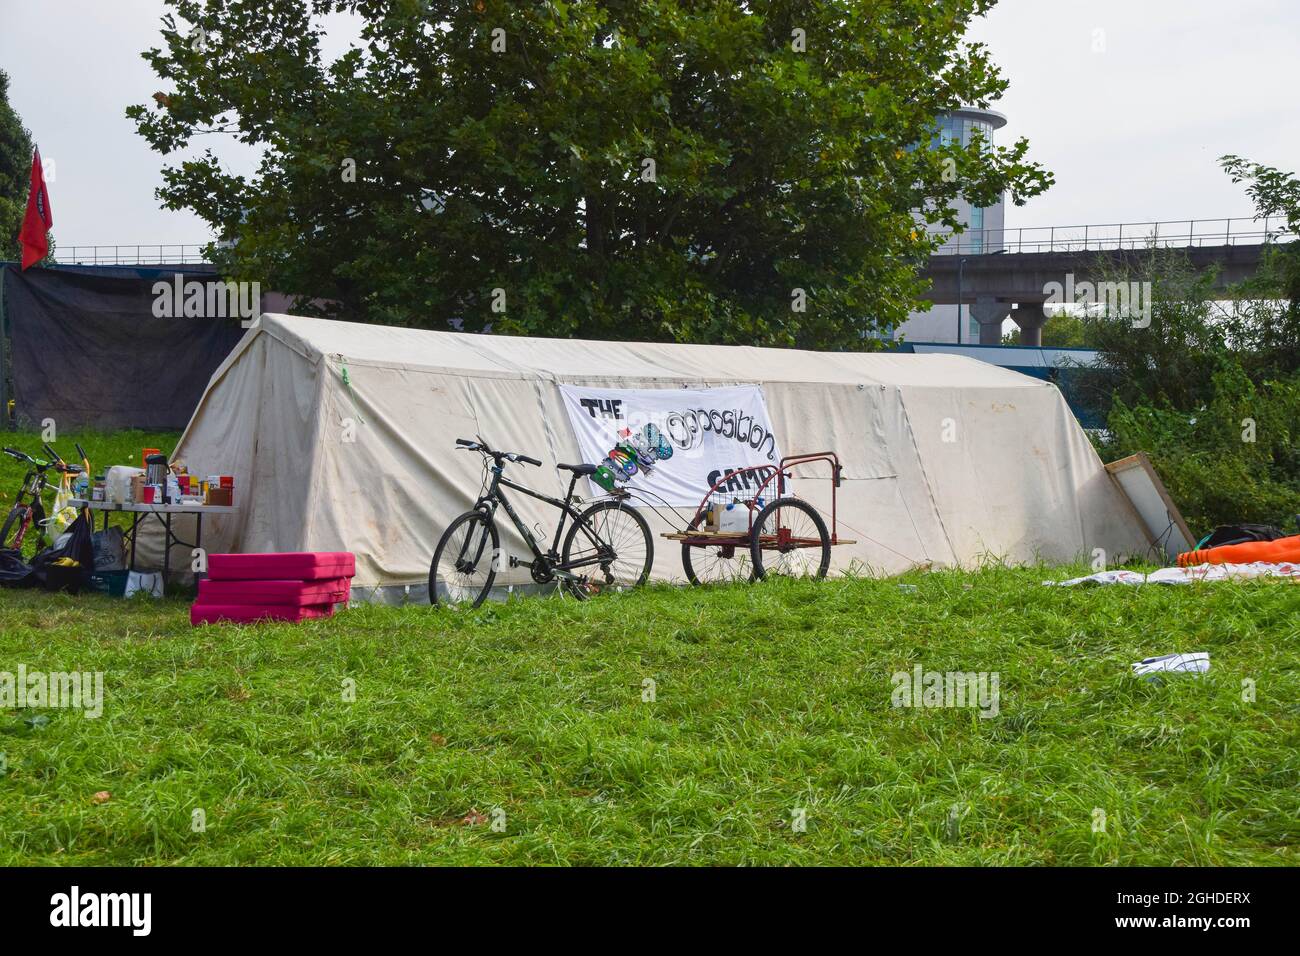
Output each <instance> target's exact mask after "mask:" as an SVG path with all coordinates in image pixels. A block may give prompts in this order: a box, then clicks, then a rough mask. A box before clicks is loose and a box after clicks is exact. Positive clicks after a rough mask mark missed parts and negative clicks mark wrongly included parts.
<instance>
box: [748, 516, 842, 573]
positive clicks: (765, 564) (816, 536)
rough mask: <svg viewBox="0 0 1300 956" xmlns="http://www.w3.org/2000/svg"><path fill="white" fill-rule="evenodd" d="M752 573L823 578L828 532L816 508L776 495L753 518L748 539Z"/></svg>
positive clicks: (827, 562) (828, 560)
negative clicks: (752, 563) (776, 496)
mask: <svg viewBox="0 0 1300 956" xmlns="http://www.w3.org/2000/svg"><path fill="white" fill-rule="evenodd" d="M749 552H750V556H751V558H752V559H753V561H754V576H755V577H757V578H759V579H762V578H764V577H766V576H767V575H769V574H778V575H781V576H782V577H790V578H824V577H826V572H827V570H828V569H829V568H830V566H831V535H830V532H829V531H827V530H826V522H825V521H823V520H822V516H821V515H820V514H818V513H817V509H816V508H814V507H813V506H812V505H810V504H808V502H806V501H801V500H799V499H798V498H778V499H776V501H773V502H772V503H771V504H769V505H767V506H766V507H765V508H764V509H763V510H762V511H760V512H759V513H758V515H757V516H756V517H755V518H754V530H753V535H752V537H751V539H750V542H749Z"/></svg>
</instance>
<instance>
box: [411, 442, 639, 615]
mask: <svg viewBox="0 0 1300 956" xmlns="http://www.w3.org/2000/svg"><path fill="white" fill-rule="evenodd" d="M456 444H457V445H459V446H460V447H461V448H463V449H465V450H466V451H476V452H479V453H480V454H481V455H482V456H483V467H484V483H483V485H484V487H483V491H482V493H481V494H480V495H479V498H478V500H477V501H476V502H475V503H474V507H473V509H472V510H470V511H467V512H465V514H463V515H461V516H460V517H459V518H457V519H456V520H455V521H453V522H452V523H451V526H450V527H448V528H447V530H446V531H444V532H443V534H442V538H441V539H440V540H439V541H438V547H437V548H436V549H435V550H434V552H433V562H432V564H430V566H429V601H430V603H432V604H437V605H444V606H449V607H478V606H479V605H480V604H482V603H483V602H484V600H486V599H487V596H488V594H489V592H490V591H491V590H492V583H493V581H495V580H496V576H497V571H498V570H500V569H501V568H502V567H509V568H515V567H525V568H528V569H529V571H530V572H531V573H532V578H533V580H534V581H535V582H537V583H538V584H549V583H551V582H553V581H558V582H559V583H560V585H561V587H563V588H564V589H565V590H566V591H567V592H568V593H569V594H572V595H573V596H574V597H576V598H578V599H580V600H583V599H586V598H588V597H590V596H591V595H593V594H599V593H601V592H603V591H619V590H624V589H627V588H633V587H636V586H638V585H641V584H644V583H645V582H646V579H647V578H648V577H649V576H650V565H651V564H653V563H654V539H653V538H651V537H650V527H649V525H647V524H646V521H645V518H643V517H641V515H639V514H638V513H637V512H636V511H635V510H633V509H632V508H631V507H629V506H628V504H627V502H626V500H625V499H624V497H622V496H619V495H617V494H616V495H612V496H610V497H607V498H604V499H602V500H599V501H597V502H596V503H594V504H592V505H591V507H589V508H587V509H586V510H585V511H581V512H580V511H579V510H578V509H577V508H576V507H575V506H574V505H575V503H579V504H581V503H582V499H581V498H578V497H577V496H576V495H574V493H573V492H574V489H575V488H576V487H577V484H578V479H579V478H584V477H586V476H588V475H591V474H593V473H595V471H596V466H595V465H556V466H555V467H556V468H558V469H560V470H562V471H568V472H572V474H573V478H572V480H571V481H570V482H569V491H568V494H566V495H565V496H564V500H560V499H559V498H552V497H551V496H550V495H544V494H542V493H541V492H538V491H534V490H533V489H531V488H525V487H524V486H523V485H520V484H516V483H515V482H513V481H511V480H510V479H509V478H506V477H505V475H504V474H503V473H502V472H503V471H504V469H505V464H506V462H523V463H524V464H527V465H536V466H538V467H541V464H542V463H541V462H540V461H538V460H537V459H536V458H529V457H528V456H527V455H520V454H518V453H516V452H506V451H494V450H493V449H491V448H489V447H488V446H487V445H486V444H485V443H484V442H483V440H482V439H481V438H480V439H479V440H478V441H470V440H468V439H466V438H457V439H456ZM489 462H490V464H489ZM505 488H511V489H513V490H515V491H518V492H521V493H523V494H525V495H528V496H529V497H530V498H536V499H537V500H538V501H544V502H546V503H547V504H548V505H551V506H552V507H553V508H558V509H559V510H560V523H559V525H558V526H557V527H556V529H555V537H554V538H553V539H552V541H551V545H550V547H549V548H548V549H547V550H545V551H543V550H542V547H541V545H539V544H538V542H537V538H536V537H535V536H534V535H533V533H532V531H531V530H530V529H529V528H528V527H527V526H526V525H525V524H524V522H523V520H522V519H521V518H520V517H519V515H518V513H516V511H515V509H514V508H513V507H512V506H511V504H510V502H509V500H508V499H507V498H506V496H505V494H504V491H503V489H505ZM498 506H500V507H502V508H504V509H505V512H506V515H507V516H508V517H509V518H510V521H511V522H512V523H513V524H514V526H515V529H516V530H517V531H518V532H519V534H520V536H521V537H522V538H523V539H524V541H525V543H526V544H527V545H528V547H529V549H530V550H531V551H532V553H533V559H532V560H531V561H524V560H521V559H519V558H517V557H515V556H513V555H512V556H510V557H508V558H507V557H505V556H504V555H503V553H502V551H501V536H500V534H499V533H498V531H497V525H496V514H497V507H498ZM569 521H572V524H569V525H568V534H567V535H565V534H564V530H565V525H566V524H567V523H568V522H569ZM561 536H563V537H564V547H563V548H560V538H561Z"/></svg>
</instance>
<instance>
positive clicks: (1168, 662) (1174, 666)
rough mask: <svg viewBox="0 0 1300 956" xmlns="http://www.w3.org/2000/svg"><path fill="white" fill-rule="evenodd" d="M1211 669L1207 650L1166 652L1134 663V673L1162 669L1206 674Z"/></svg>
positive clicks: (1148, 672) (1149, 672)
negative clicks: (1181, 652) (1180, 652)
mask: <svg viewBox="0 0 1300 956" xmlns="http://www.w3.org/2000/svg"><path fill="white" fill-rule="evenodd" d="M1209 669H1210V655H1209V654H1208V653H1207V652H1205V651H1193V652H1192V653H1190V654H1165V655H1163V656H1161V657H1148V658H1145V659H1143V660H1140V661H1138V662H1137V663H1136V664H1134V665H1133V673H1134V674H1136V675H1139V676H1141V675H1142V674H1155V673H1157V672H1161V671H1181V672H1186V673H1193V674H1204V673H1205V672H1206V671H1208V670H1209Z"/></svg>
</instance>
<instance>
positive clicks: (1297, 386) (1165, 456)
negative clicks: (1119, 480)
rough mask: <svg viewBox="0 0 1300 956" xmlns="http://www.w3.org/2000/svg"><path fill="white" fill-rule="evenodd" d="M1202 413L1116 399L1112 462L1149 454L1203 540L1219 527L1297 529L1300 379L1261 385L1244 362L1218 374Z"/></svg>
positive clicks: (1107, 448)
mask: <svg viewBox="0 0 1300 956" xmlns="http://www.w3.org/2000/svg"><path fill="white" fill-rule="evenodd" d="M1210 392H1211V397H1210V399H1209V401H1208V402H1207V403H1206V404H1205V405H1204V406H1203V407H1201V408H1200V409H1197V410H1196V411H1191V412H1189V411H1180V410H1178V409H1175V408H1173V407H1171V406H1170V405H1169V404H1167V403H1159V404H1156V403H1150V402H1139V403H1135V404H1126V403H1125V402H1124V401H1123V400H1122V399H1119V398H1117V399H1116V401H1115V404H1114V406H1113V407H1112V409H1111V413H1110V417H1109V419H1108V425H1109V434H1108V435H1106V436H1103V437H1101V438H1099V439H1098V444H1099V446H1100V447H1099V450H1100V451H1101V453H1102V455H1103V457H1105V458H1107V460H1111V459H1114V458H1120V457H1123V456H1125V455H1130V454H1133V453H1134V452H1136V451H1145V452H1146V453H1147V454H1148V455H1150V457H1151V461H1152V464H1153V465H1154V466H1155V469H1156V471H1157V472H1158V473H1159V475H1160V477H1161V479H1162V480H1163V481H1164V483H1165V485H1166V486H1167V487H1168V489H1169V494H1170V496H1171V497H1172V498H1173V500H1174V501H1175V502H1176V503H1177V504H1178V507H1179V510H1181V511H1182V513H1183V517H1185V518H1186V519H1187V523H1188V525H1189V526H1190V527H1191V528H1192V531H1193V533H1194V534H1196V535H1198V536H1199V535H1203V534H1206V533H1208V532H1209V531H1210V530H1212V529H1213V528H1214V526H1215V525H1220V524H1230V523H1235V522H1242V521H1246V522H1259V523H1264V524H1273V525H1277V526H1278V527H1282V528H1290V527H1291V526H1292V522H1293V520H1294V516H1295V515H1296V514H1297V513H1298V512H1300V447H1297V438H1300V434H1297V432H1300V374H1293V375H1291V376H1289V377H1287V378H1286V379H1283V380H1277V381H1269V382H1265V383H1263V384H1262V385H1260V386H1256V385H1255V384H1254V383H1253V382H1252V381H1251V380H1250V377H1249V376H1248V375H1247V374H1246V372H1245V371H1244V370H1243V369H1242V368H1241V367H1240V366H1239V365H1231V364H1228V365H1225V367H1224V368H1223V369H1222V370H1221V371H1219V372H1217V373H1215V374H1214V375H1213V376H1212V377H1211V388H1210Z"/></svg>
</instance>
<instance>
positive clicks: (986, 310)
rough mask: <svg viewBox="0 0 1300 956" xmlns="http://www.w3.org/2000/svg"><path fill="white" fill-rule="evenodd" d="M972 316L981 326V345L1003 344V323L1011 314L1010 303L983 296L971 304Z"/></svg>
mask: <svg viewBox="0 0 1300 956" xmlns="http://www.w3.org/2000/svg"><path fill="white" fill-rule="evenodd" d="M970 314H971V318H973V319H974V320H975V321H976V322H978V323H979V324H980V345H1001V344H1002V323H1003V321H1004V320H1005V319H1006V317H1007V316H1008V315H1010V314H1011V303H1010V302H999V301H998V300H997V299H995V298H993V296H991V295H982V296H979V297H978V298H976V300H975V301H974V302H973V303H972V304H971V307H970Z"/></svg>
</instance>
